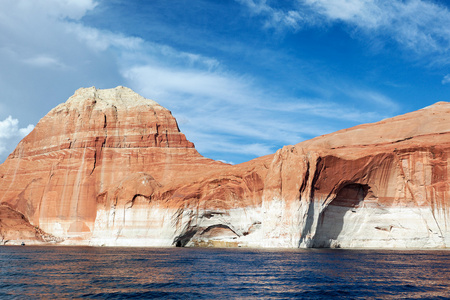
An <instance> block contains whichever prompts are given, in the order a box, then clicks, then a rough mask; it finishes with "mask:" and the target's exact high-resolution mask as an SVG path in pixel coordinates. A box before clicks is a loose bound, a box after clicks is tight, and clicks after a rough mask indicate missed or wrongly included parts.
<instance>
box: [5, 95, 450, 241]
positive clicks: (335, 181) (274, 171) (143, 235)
mask: <svg viewBox="0 0 450 300" xmlns="http://www.w3.org/2000/svg"><path fill="white" fill-rule="evenodd" d="M449 146H450V104H449V103H437V104H436V105H433V106H431V107H428V108H425V109H422V110H419V111H416V112H413V113H409V114H406V115H403V116H399V117H395V118H392V119H387V120H384V121H381V122H378V123H373V124H365V125H360V126H357V127H354V128H350V129H346V130H341V131H338V132H336V133H332V134H329V135H325V136H321V137H317V138H315V139H312V140H310V141H305V142H302V143H299V144H297V145H295V146H286V147H284V148H282V149H280V150H279V151H277V153H275V154H273V155H268V156H265V157H261V158H258V159H255V160H252V161H250V162H247V163H244V164H240V165H237V166H230V165H226V164H223V163H220V162H215V161H212V160H209V159H206V158H203V157H202V156H201V155H200V154H198V153H197V151H196V150H195V149H194V147H193V144H192V143H190V142H188V141H187V140H186V138H185V137H184V135H183V134H182V133H180V132H179V130H178V127H177V124H176V121H175V119H174V118H173V117H172V116H171V114H170V112H169V111H168V110H166V109H164V108H162V107H161V106H159V105H158V104H157V103H155V102H154V101H151V100H147V99H144V98H142V97H141V96H139V95H137V94H135V93H134V92H132V91H131V90H129V89H127V88H123V87H118V88H116V89H111V90H96V89H95V88H89V89H80V90H78V91H77V92H76V93H75V95H74V96H72V97H71V98H70V99H69V100H68V101H67V102H66V103H64V104H61V105H60V106H58V107H56V108H55V109H54V110H52V111H51V112H50V113H49V114H48V115H47V116H46V117H44V118H43V119H42V120H41V121H40V122H39V123H38V125H37V126H36V128H35V129H34V131H33V132H32V133H30V135H29V136H27V137H26V138H25V139H24V140H23V141H22V142H21V143H20V144H19V145H18V147H17V149H16V150H15V151H14V152H13V153H12V154H11V155H10V157H9V158H8V159H7V161H6V162H5V163H4V164H2V165H1V166H0V202H1V205H3V207H4V208H5V209H6V208H7V209H8V210H9V211H14V212H15V213H17V214H18V215H23V220H25V221H29V224H30V226H31V227H33V228H36V229H39V230H41V231H42V230H44V231H45V232H48V233H51V234H53V235H54V236H55V237H54V238H53V240H56V239H60V240H61V239H63V240H64V242H63V243H67V244H92V245H135V246H139V245H143V246H144V245H145V246H171V245H178V246H254V247H375V248H395V247H406V248H412V247H414V248H424V247H431V248H435V247H447V246H448V243H449V240H450V200H449V196H450V195H449V190H450V188H449V179H448V178H449V177H448V175H449V168H448V155H449V152H450V147H449ZM2 218H3V219H2V220H4V219H5V217H2ZM8 218H9V217H6V219H8ZM11 218H12V217H11ZM14 218H15V219H17V217H14ZM3 228H6V227H5V226H3ZM17 228H18V227H17ZM13 232H14V231H10V233H9V236H12V235H13V234H12V233H13ZM16 232H22V229H20V230H16ZM29 235H30V234H28V236H29ZM18 238H19V237H18Z"/></svg>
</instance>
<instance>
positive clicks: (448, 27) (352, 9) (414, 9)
mask: <svg viewBox="0 0 450 300" xmlns="http://www.w3.org/2000/svg"><path fill="white" fill-rule="evenodd" d="M237 1H238V2H240V3H242V4H244V5H246V6H247V7H248V9H249V10H250V11H251V13H252V14H257V15H262V16H265V17H266V19H267V21H266V22H265V26H271V27H275V28H279V29H281V28H291V29H295V30H299V29H302V28H305V27H311V26H317V25H327V24H336V23H345V24H347V25H349V26H350V28H352V30H357V31H359V32H361V33H363V34H365V36H371V37H372V36H380V37H388V38H389V39H390V40H393V41H395V42H396V43H397V44H398V45H401V46H402V47H403V48H404V49H407V50H408V51H412V52H413V53H415V54H416V55H420V56H423V55H425V56H426V55H429V54H434V55H439V56H438V57H434V58H432V59H433V60H439V61H440V62H441V63H442V62H445V63H450V57H449V55H448V51H449V49H450V11H449V10H448V9H447V8H446V7H444V6H442V5H439V4H438V3H436V2H432V1H426V0H410V1H400V0H377V1H373V0H335V1H329V0H297V1H293V2H290V3H291V7H290V8H289V9H284V10H282V9H275V8H272V7H271V6H270V5H269V4H268V3H267V2H266V1H265V0H260V1H256V0H237ZM292 7H295V9H293V8H292ZM293 14H295V15H297V16H308V17H297V18H290V16H292V15H293ZM286 19H289V20H290V22H287V21H286Z"/></svg>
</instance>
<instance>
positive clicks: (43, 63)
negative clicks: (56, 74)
mask: <svg viewBox="0 0 450 300" xmlns="http://www.w3.org/2000/svg"><path fill="white" fill-rule="evenodd" d="M24 63H26V64H29V65H32V66H35V67H43V68H49V67H58V68H60V67H64V64H63V63H61V62H60V61H59V60H58V59H57V58H55V57H50V56H47V55H38V56H34V57H32V58H27V59H25V60H24Z"/></svg>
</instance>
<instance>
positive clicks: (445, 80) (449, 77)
mask: <svg viewBox="0 0 450 300" xmlns="http://www.w3.org/2000/svg"><path fill="white" fill-rule="evenodd" d="M448 83H450V74H447V75H445V76H444V78H442V84H448Z"/></svg>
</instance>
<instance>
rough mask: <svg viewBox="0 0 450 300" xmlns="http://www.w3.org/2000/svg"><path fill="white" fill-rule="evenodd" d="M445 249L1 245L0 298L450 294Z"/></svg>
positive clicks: (449, 265)
mask: <svg viewBox="0 0 450 300" xmlns="http://www.w3.org/2000/svg"><path fill="white" fill-rule="evenodd" d="M449 254H450V251H359V250H358V251H357V250H291V251H289V250H254V249H252V250H245V249H189V248H164V249H160V248H158V249H152V248H96V247H33V246H25V247H20V246H19V247H14V246H3V247H0V298H2V299H3V298H7V299H8V298H13V299H14V298H18V299H30V298H32V299H36V298H38V299H39V298H41V299H62V298H97V299H119V298H131V297H133V298H146V299H148V298H164V299H189V298H193V299H242V298H245V299H292V298H296V299H298V298H304V299H331V298H333V299H336V298H346V299H347V298H348V299H398V298H418V299H449V297H450V262H449V261H450V260H449Z"/></svg>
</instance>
